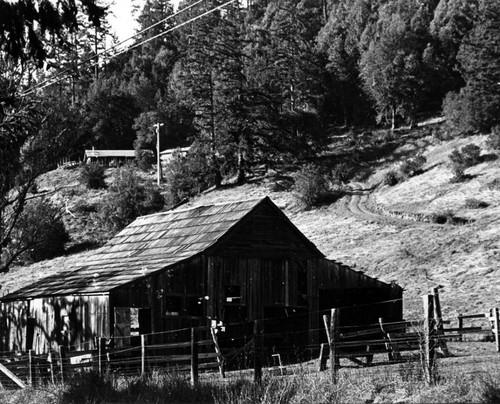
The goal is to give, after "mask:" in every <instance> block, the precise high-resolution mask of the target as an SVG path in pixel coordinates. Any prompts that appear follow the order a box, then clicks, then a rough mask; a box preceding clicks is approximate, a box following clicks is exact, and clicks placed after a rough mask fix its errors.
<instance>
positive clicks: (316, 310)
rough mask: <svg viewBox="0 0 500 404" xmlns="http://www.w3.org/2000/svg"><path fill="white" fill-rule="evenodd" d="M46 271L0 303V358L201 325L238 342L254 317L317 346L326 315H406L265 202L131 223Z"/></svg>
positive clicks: (387, 294) (388, 293)
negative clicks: (52, 271) (9, 353)
mask: <svg viewBox="0 0 500 404" xmlns="http://www.w3.org/2000/svg"><path fill="white" fill-rule="evenodd" d="M43 265H45V266H46V267H48V268H50V267H51V266H52V267H54V268H55V267H57V271H58V272H57V274H55V275H52V276H49V277H46V278H42V279H41V280H39V281H37V282H35V283H33V284H31V285H28V286H26V287H23V288H21V289H20V290H17V291H14V292H12V293H10V294H8V295H6V296H4V297H3V298H2V299H1V301H2V319H1V320H2V323H1V333H2V335H1V343H2V347H1V349H2V350H3V351H26V350H28V349H33V350H34V351H35V352H36V353H45V352H48V351H49V350H50V349H54V348H56V347H57V346H58V345H66V346H67V347H71V348H72V349H76V350H83V349H85V348H88V347H89V344H90V345H92V342H93V341H94V340H95V338H96V337H104V338H108V339H109V338H110V337H112V336H121V337H125V338H122V339H120V341H122V344H133V343H134V336H138V335H140V334H144V333H161V332H164V331H167V330H175V329H180V328H183V327H193V326H198V325H204V326H207V325H209V326H210V325H212V326H213V325H217V326H219V327H220V326H223V327H224V328H222V330H224V332H221V333H220V335H221V337H222V342H223V343H227V344H230V343H231V341H233V343H234V344H236V345H237V343H236V342H235V341H240V342H241V340H242V339H243V336H244V334H245V333H246V332H248V327H247V325H248V324H249V322H251V321H253V320H255V319H271V321H268V322H267V323H266V324H268V325H264V327H268V328H267V331H269V332H272V331H273V330H279V331H281V332H283V331H286V330H289V331H290V335H301V337H300V338H299V339H298V340H294V341H293V343H294V344H296V343H303V344H308V345H317V344H319V342H320V340H321V339H322V338H324V337H323V333H322V330H321V328H322V320H321V315H322V314H323V312H322V311H323V310H328V309H330V308H332V307H342V308H345V309H346V310H347V311H345V312H344V313H345V314H342V316H341V324H344V325H350V324H351V325H355V324H363V323H373V322H377V319H378V318H379V317H384V318H386V319H387V320H388V321H394V320H400V319H401V318H402V302H401V297H402V289H401V288H400V287H399V286H397V285H395V284H386V283H383V282H381V281H379V280H377V279H374V278H371V277H369V276H366V275H364V274H363V273H362V272H359V271H355V270H352V269H350V268H348V267H346V266H344V265H342V264H340V263H337V262H335V261H331V260H328V259H326V258H325V257H324V255H323V254H322V253H321V252H320V251H319V250H318V249H317V248H316V247H315V245H314V244H313V243H312V242H310V241H309V240H308V239H307V238H306V237H305V236H304V235H303V234H302V233H301V232H300V231H299V230H298V229H297V227H295V226H294V225H293V224H292V222H291V221H290V220H289V219H288V218H287V217H286V216H285V214H284V213H283V212H282V211H281V210H280V209H279V208H278V207H277V206H276V205H275V204H274V203H273V202H272V201H271V200H270V199H269V198H267V197H266V198H263V199H260V200H251V201H242V202H233V203H226V204H221V205H212V206H198V207H194V208H189V209H177V210H174V211H168V212H163V213H158V214H154V215H149V216H144V217H139V218H137V219H136V220H135V221H134V222H133V223H132V224H130V225H129V226H128V227H126V228H125V229H123V230H122V231H121V232H120V233H119V234H117V235H116V236H115V237H114V238H113V239H111V240H110V241H109V242H108V243H107V244H106V245H105V246H103V247H101V248H99V249H96V250H93V251H90V252H86V253H81V254H77V255H73V256H69V257H65V258H63V259H62V258H59V259H55V260H52V261H46V262H45V263H43ZM292 331H293V332H292ZM294 333H295V334H294ZM160 335H168V334H166V333H164V334H160ZM273 343H275V341H274V342H273ZM287 343H290V341H287Z"/></svg>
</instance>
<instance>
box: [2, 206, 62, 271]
mask: <svg viewBox="0 0 500 404" xmlns="http://www.w3.org/2000/svg"><path fill="white" fill-rule="evenodd" d="M12 239H13V240H14V241H13V243H12V245H10V246H9V248H8V250H7V254H8V255H9V256H10V257H11V258H13V257H18V258H20V259H23V260H28V261H41V260H44V259H49V258H53V257H56V256H58V255H62V254H63V253H64V244H65V243H66V242H67V241H68V240H69V235H68V232H67V231H66V228H65V227H64V223H63V220H62V214H61V211H60V209H58V208H57V207H55V206H54V205H53V204H52V203H51V202H50V201H49V200H47V199H34V200H31V201H30V202H29V203H27V205H26V206H25V207H24V210H23V212H22V213H21V216H20V217H19V220H18V221H17V223H16V227H15V229H14V233H13V235H12Z"/></svg>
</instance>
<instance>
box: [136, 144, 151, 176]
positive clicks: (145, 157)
mask: <svg viewBox="0 0 500 404" xmlns="http://www.w3.org/2000/svg"><path fill="white" fill-rule="evenodd" d="M135 161H136V162H137V167H139V168H140V169H141V170H143V171H148V170H150V169H151V167H152V165H153V164H155V163H156V159H155V155H154V153H153V152H152V151H151V150H147V149H136V150H135Z"/></svg>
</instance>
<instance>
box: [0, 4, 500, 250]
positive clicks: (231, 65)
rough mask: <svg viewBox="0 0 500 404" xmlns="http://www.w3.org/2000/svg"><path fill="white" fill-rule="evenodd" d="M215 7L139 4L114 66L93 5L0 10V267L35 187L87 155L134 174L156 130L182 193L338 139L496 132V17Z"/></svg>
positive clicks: (499, 15)
mask: <svg viewBox="0 0 500 404" xmlns="http://www.w3.org/2000/svg"><path fill="white" fill-rule="evenodd" d="M222 4H224V1H217V0H203V1H192V0H188V1H184V2H181V4H180V5H179V10H184V9H186V8H188V10H186V11H185V12H177V11H174V8H173V5H172V4H170V3H168V2H166V1H160V0H146V1H145V3H144V5H143V7H142V9H141V10H139V12H138V23H139V26H140V27H139V29H138V32H137V34H136V36H135V37H134V40H135V43H136V45H132V46H130V48H129V50H128V51H123V52H119V53H118V54H115V53H116V52H115V53H114V52H112V51H109V52H108V53H104V51H105V50H106V47H107V46H109V38H112V34H111V32H110V30H111V28H110V26H109V23H108V22H107V17H108V13H109V10H108V8H107V7H106V4H104V2H103V4H101V3H99V2H98V1H96V0H81V1H77V2H75V1H74V0H64V1H59V2H58V3H57V5H55V3H52V2H51V1H49V0H19V1H18V2H10V1H7V0H0V16H1V17H0V56H1V57H0V71H1V75H0V157H1V167H0V170H1V173H0V174H1V178H0V215H1V216H0V229H2V230H1V231H0V253H1V249H2V248H3V247H6V246H7V245H8V244H9V243H11V241H12V234H13V233H12V231H13V229H14V228H15V223H16V221H17V220H18V218H19V216H20V215H21V213H22V211H23V206H24V205H25V201H26V198H27V195H28V193H29V191H30V189H31V188H32V186H33V182H34V180H35V178H36V177H37V175H39V174H40V173H41V172H43V171H46V170H48V169H50V168H53V166H54V164H55V162H56V161H57V160H58V159H59V158H62V157H65V158H68V157H69V158H73V159H78V158H81V156H82V155H83V150H84V149H88V148H91V147H95V148H99V149H132V148H134V149H135V150H136V156H137V160H138V163H139V165H140V166H141V167H148V165H150V163H151V153H149V152H148V150H153V151H154V150H155V143H156V135H155V130H154V127H153V125H154V124H156V123H158V122H161V123H163V124H164V126H163V127H162V130H161V144H162V149H165V148H175V147H181V146H191V148H190V152H189V153H188V155H187V156H186V157H180V156H178V158H177V160H174V161H173V162H172V163H171V166H170V167H169V173H168V179H169V180H170V181H171V182H172V183H175V184H176V187H177V188H179V189H181V190H182V192H183V194H189V193H194V192H198V191H200V190H202V189H204V188H206V187H208V186H213V185H215V186H218V185H220V184H221V182H222V180H223V178H224V177H227V176H234V177H235V178H236V179H237V182H238V183H242V182H244V181H245V180H246V176H247V174H248V168H249V167H250V166H252V165H255V164H264V165H266V166H273V165H276V164H280V163H282V162H286V161H297V160H299V161H300V159H303V158H307V157H311V156H314V155H317V153H318V152H320V151H321V150H322V149H323V147H324V146H325V145H326V144H327V143H328V141H329V137H330V136H331V135H334V134H338V133H341V132H342V131H344V130H346V129H349V128H366V127H373V126H375V125H379V126H380V127H386V128H388V129H391V128H392V129H394V128H395V127H397V126H400V125H410V126H412V125H414V124H415V123H416V122H417V121H418V120H419V119H422V118H424V117H427V116H434V115H440V114H444V115H445V116H446V118H447V125H448V127H449V130H450V131H451V132H452V133H456V134H467V133H471V132H475V131H488V130H490V129H492V128H493V127H495V126H497V125H498V124H500V2H497V1H491V0H248V1H246V2H243V3H240V2H236V1H235V2H229V4H227V5H225V6H224V7H220V8H217V7H218V6H221V5H222ZM216 8H217V9H216ZM214 9H216V10H215V11H213V10H214ZM202 15H203V17H201V18H196V17H197V16H202ZM148 39H150V40H148ZM116 42H117V39H114V43H116ZM14 191H15V192H14ZM6 212H8V213H6ZM0 255H1V254H0Z"/></svg>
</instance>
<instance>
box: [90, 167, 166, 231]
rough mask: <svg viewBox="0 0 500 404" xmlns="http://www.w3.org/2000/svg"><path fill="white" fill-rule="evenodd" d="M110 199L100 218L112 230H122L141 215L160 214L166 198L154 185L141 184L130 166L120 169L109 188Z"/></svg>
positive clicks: (103, 207) (105, 202)
mask: <svg viewBox="0 0 500 404" xmlns="http://www.w3.org/2000/svg"><path fill="white" fill-rule="evenodd" d="M109 191H110V193H109V197H108V198H106V199H105V200H104V202H103V204H102V206H101V210H100V213H99V217H100V219H101V221H102V223H103V224H104V226H105V227H107V228H108V229H110V230H115V231H118V230H121V229H122V228H124V227H125V226H127V225H128V224H129V223H131V222H132V221H133V220H134V219H135V218H137V217H138V216H141V215H147V214H150V213H154V212H158V211H159V210H161V209H162V208H163V205H164V202H165V200H164V198H163V196H162V195H161V194H160V191H159V190H158V189H156V188H155V187H154V186H153V185H150V184H144V183H141V181H140V178H139V176H138V175H137V174H136V172H135V170H134V169H133V168H132V167H130V166H125V167H122V168H120V169H118V170H117V171H116V172H115V174H114V176H113V180H112V185H111V186H110V187H109Z"/></svg>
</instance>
